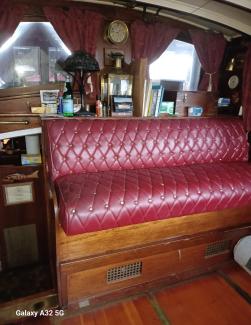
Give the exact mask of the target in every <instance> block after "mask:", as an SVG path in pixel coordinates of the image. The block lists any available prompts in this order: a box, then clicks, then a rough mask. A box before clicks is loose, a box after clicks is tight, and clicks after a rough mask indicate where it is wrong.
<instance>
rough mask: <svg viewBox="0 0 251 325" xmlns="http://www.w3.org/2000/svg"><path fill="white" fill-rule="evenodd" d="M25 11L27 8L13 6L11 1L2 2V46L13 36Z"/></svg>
mask: <svg viewBox="0 0 251 325" xmlns="http://www.w3.org/2000/svg"><path fill="white" fill-rule="evenodd" d="M25 10H26V6H24V5H15V4H12V3H11V2H10V0H2V1H1V2H0V46H1V45H3V43H4V42H6V41H7V40H8V39H9V38H10V37H11V36H12V35H13V33H14V31H15V29H16V28H17V26H18V24H19V23H20V21H21V20H22V18H23V15H24V12H25Z"/></svg>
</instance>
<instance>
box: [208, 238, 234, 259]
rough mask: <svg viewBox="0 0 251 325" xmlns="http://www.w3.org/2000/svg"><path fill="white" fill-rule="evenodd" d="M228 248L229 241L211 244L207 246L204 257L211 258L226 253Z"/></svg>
mask: <svg viewBox="0 0 251 325" xmlns="http://www.w3.org/2000/svg"><path fill="white" fill-rule="evenodd" d="M229 248H230V240H222V241H217V242H214V243H211V244H209V245H208V246H207V248H206V250H205V257H211V256H215V255H219V254H222V253H224V252H226V251H228V250H229Z"/></svg>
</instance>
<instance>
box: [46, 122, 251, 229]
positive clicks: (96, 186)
mask: <svg viewBox="0 0 251 325" xmlns="http://www.w3.org/2000/svg"><path fill="white" fill-rule="evenodd" d="M44 128H45V129H44V134H45V141H46V146H45V148H46V155H47V157H46V158H47V159H46V160H47V162H48V171H49V177H50V179H51V180H52V181H53V182H54V183H55V185H56V190H57V195H58V200H59V216H60V222H61V224H62V227H63V229H64V231H65V232H66V234H68V235H74V234H80V233H84V232H92V231H98V230H103V229H109V228H114V227H120V226H124V225H131V224H137V223H143V222H146V221H151V220H159V219H164V218H170V217H175V216H182V215H189V214H194V213H200V212H209V211H215V210H222V209H226V208H234V207H241V206H244V205H247V204H248V203H250V202H251V164H250V163H248V162H247V160H248V159H247V158H248V144H247V137H246V133H245V131H244V128H243V125H242V121H241V120H239V119H233V118H229V119H216V118H211V119H203V118H202V119H200V118H197V119H121V120H119V119H117V120H116V119H107V120H103V119H75V118H74V119H50V120H47V121H45V123H44Z"/></svg>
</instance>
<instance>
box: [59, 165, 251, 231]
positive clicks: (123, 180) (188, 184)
mask: <svg viewBox="0 0 251 325" xmlns="http://www.w3.org/2000/svg"><path fill="white" fill-rule="evenodd" d="M56 184H57V189H58V191H59V199H60V202H59V206H60V207H63V209H60V220H61V221H62V226H63V229H64V231H65V232H66V234H68V235H74V234H79V233H84V232H91V231H97V230H103V229H109V228H115V227H121V226H125V225H131V224H137V223H143V222H147V221H152V220H160V219H165V218H170V217H174V216H175V217H177V216H182V215H189V214H193V213H200V212H209V211H215V210H222V209H225V208H234V207H239V206H244V205H245V204H248V203H251V164H247V163H243V162H239V163H238V162H235V163H227V164H226V163H213V164H195V165H187V166H176V167H166V168H149V169H132V170H122V171H107V172H98V173H86V174H75V175H66V176H63V177H60V178H58V179H57V181H56Z"/></svg>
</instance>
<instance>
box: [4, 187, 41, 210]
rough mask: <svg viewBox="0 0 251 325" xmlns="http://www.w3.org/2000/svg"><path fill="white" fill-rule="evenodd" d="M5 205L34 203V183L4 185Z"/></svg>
mask: <svg viewBox="0 0 251 325" xmlns="http://www.w3.org/2000/svg"><path fill="white" fill-rule="evenodd" d="M2 188H3V195H4V205H5V206H9V205H16V204H24V203H32V202H34V200H35V195H34V186H33V182H22V183H14V184H4V185H2Z"/></svg>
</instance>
